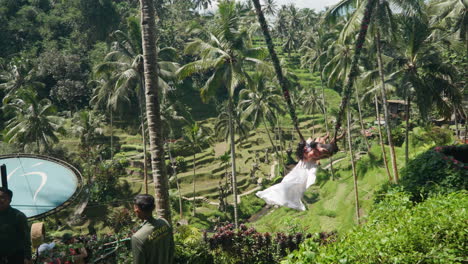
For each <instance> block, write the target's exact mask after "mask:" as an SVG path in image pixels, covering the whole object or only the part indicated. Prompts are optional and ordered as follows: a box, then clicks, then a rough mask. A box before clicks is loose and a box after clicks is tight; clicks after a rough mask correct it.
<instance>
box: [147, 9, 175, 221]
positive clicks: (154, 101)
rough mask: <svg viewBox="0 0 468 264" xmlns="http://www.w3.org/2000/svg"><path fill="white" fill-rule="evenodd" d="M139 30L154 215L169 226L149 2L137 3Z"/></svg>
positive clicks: (153, 26) (166, 184)
mask: <svg viewBox="0 0 468 264" xmlns="http://www.w3.org/2000/svg"><path fill="white" fill-rule="evenodd" d="M140 3H141V30H142V44H143V58H144V59H143V61H144V67H143V68H144V70H145V74H144V77H145V78H144V80H145V97H146V115H147V120H148V131H149V138H150V152H151V166H152V168H153V179H154V183H155V194H156V204H157V206H156V207H157V208H156V210H157V213H158V215H160V216H161V217H162V218H164V219H166V220H167V221H168V222H169V223H171V208H170V205H169V183H168V179H167V172H166V168H165V162H164V142H163V135H162V133H161V132H162V131H161V124H162V123H161V116H160V106H159V94H160V88H159V87H158V79H159V76H158V69H157V61H158V60H157V52H156V49H157V45H156V32H155V31H156V30H155V29H156V23H155V21H156V16H155V11H154V6H153V1H151V0H140Z"/></svg>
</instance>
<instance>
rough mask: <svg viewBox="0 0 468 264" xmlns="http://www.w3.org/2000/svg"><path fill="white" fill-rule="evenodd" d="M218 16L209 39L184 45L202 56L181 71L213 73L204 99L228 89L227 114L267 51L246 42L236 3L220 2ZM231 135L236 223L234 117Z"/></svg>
mask: <svg viewBox="0 0 468 264" xmlns="http://www.w3.org/2000/svg"><path fill="white" fill-rule="evenodd" d="M218 7H219V9H218V13H217V14H216V17H215V22H216V25H217V28H215V29H213V30H212V31H210V32H208V34H207V35H208V39H207V40H203V39H195V40H193V41H192V42H190V43H189V44H188V45H187V47H186V48H185V52H186V53H187V54H190V55H195V56H198V57H199V60H197V61H194V62H190V63H188V64H186V65H184V66H182V67H181V68H180V69H179V70H178V75H179V78H181V79H184V78H186V77H188V76H190V75H192V74H194V73H197V72H198V73H204V72H210V73H211V76H210V78H209V79H208V81H207V82H206V83H205V85H204V86H203V87H202V88H201V90H200V94H201V97H202V99H203V100H204V101H207V100H209V99H211V98H212V97H213V96H214V95H215V92H216V91H217V90H219V89H225V90H226V91H227V94H228V106H229V111H228V113H229V114H231V113H233V109H234V94H235V91H236V90H237V89H239V88H240V87H241V85H243V84H245V83H247V82H248V81H249V79H250V78H249V75H248V73H247V71H246V68H245V65H246V64H254V65H255V64H263V61H261V59H263V57H264V54H265V52H264V50H263V49H261V48H252V47H250V46H249V45H248V44H249V42H248V41H245V38H246V36H247V35H248V34H247V32H246V31H245V30H241V29H240V25H239V17H238V16H237V13H236V9H235V3H234V2H232V1H221V2H220V3H219V6H218ZM229 120H230V125H229V131H230V132H229V134H230V141H231V159H232V164H231V165H232V175H233V185H232V187H233V194H234V222H235V225H236V226H237V220H238V217H237V182H236V181H237V179H236V162H235V140H234V125H233V117H232V116H230V119H229Z"/></svg>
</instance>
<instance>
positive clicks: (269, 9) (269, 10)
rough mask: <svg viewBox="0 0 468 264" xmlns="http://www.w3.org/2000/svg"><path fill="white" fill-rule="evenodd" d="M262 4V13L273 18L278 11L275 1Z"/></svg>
mask: <svg viewBox="0 0 468 264" xmlns="http://www.w3.org/2000/svg"><path fill="white" fill-rule="evenodd" d="M264 2H265V4H264V5H263V12H264V13H265V14H266V15H270V16H274V15H275V14H276V12H277V11H278V7H277V4H276V2H275V0H265V1H264Z"/></svg>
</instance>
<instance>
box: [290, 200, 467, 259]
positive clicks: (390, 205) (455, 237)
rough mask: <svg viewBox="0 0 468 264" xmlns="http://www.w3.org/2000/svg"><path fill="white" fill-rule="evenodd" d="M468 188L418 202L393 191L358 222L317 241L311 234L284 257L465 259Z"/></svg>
mask: <svg viewBox="0 0 468 264" xmlns="http://www.w3.org/2000/svg"><path fill="white" fill-rule="evenodd" d="M467 205H468V200H467V195H466V192H459V193H451V194H448V195H438V196H435V197H432V198H430V199H428V200H426V201H424V202H422V203H420V204H416V205H415V204H413V203H412V202H411V201H410V197H409V196H408V195H406V194H403V193H394V194H392V195H390V196H388V197H387V198H386V199H385V200H384V201H382V202H381V203H379V204H378V205H377V206H376V207H375V208H374V209H373V210H372V212H371V213H370V215H369V217H368V218H367V219H366V223H365V224H363V225H362V226H358V227H355V228H354V229H353V230H352V231H350V232H348V233H347V234H346V235H344V236H342V237H340V238H339V239H338V240H337V241H336V242H334V243H330V244H328V245H325V246H321V245H320V242H317V241H316V240H314V239H309V240H307V241H306V242H305V243H303V244H301V246H300V249H299V250H298V251H296V252H294V253H293V254H291V255H289V256H288V257H287V258H286V260H284V261H283V262H282V263H285V264H286V263H357V262H359V263H369V264H370V263H396V262H398V263H417V262H421V263H463V262H465V261H466V254H465V253H466V252H465V246H466V233H465V231H463V230H466V228H467V225H466V221H464V219H466V217H467V215H466V210H465V209H464V208H466V206H467Z"/></svg>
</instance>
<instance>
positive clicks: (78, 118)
mask: <svg viewBox="0 0 468 264" xmlns="http://www.w3.org/2000/svg"><path fill="white" fill-rule="evenodd" d="M103 121H104V117H103V116H102V115H100V114H98V113H96V112H95V111H91V110H82V111H80V112H76V113H75V114H74V115H73V119H72V122H73V125H72V127H71V128H72V133H73V134H74V135H75V136H77V137H78V138H79V139H80V145H81V147H82V148H83V149H88V147H89V146H91V145H92V144H93V143H94V142H93V140H94V139H95V138H96V137H97V136H99V135H102V134H103V129H102V123H103Z"/></svg>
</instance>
